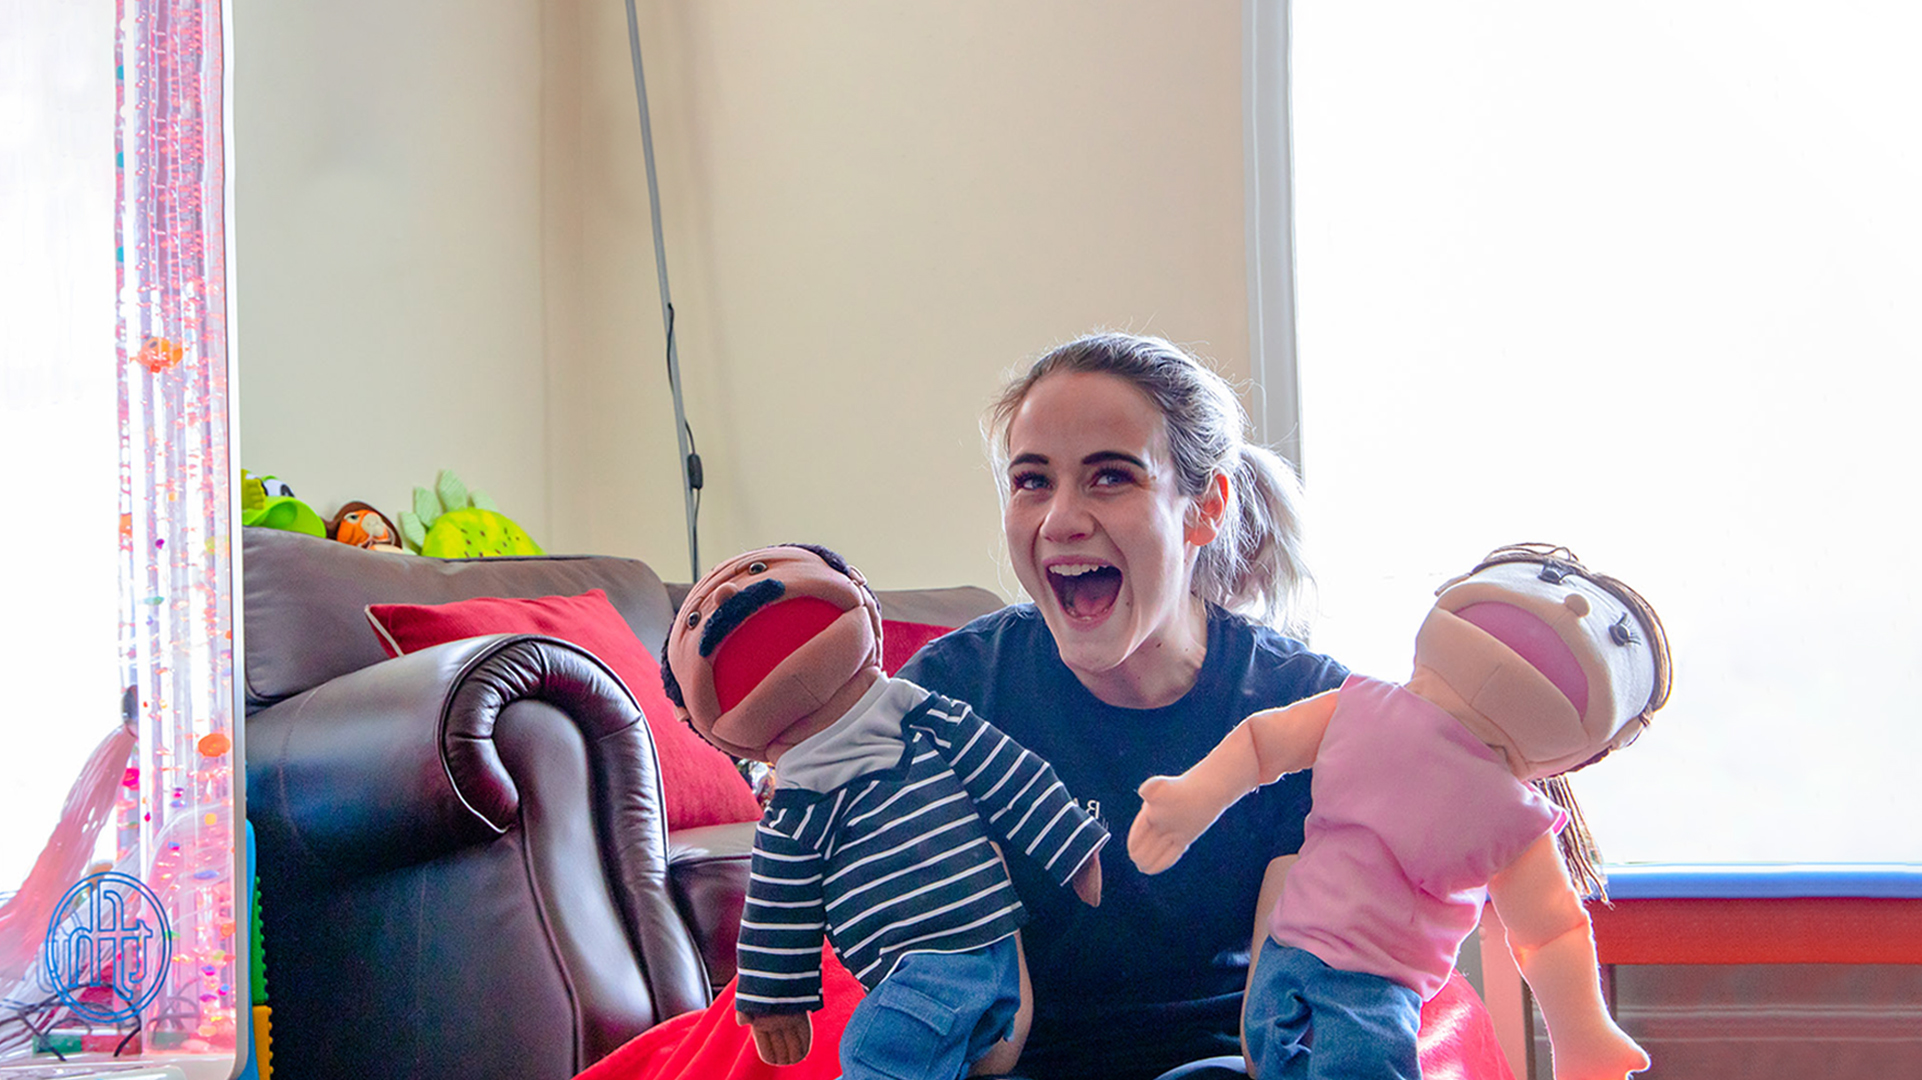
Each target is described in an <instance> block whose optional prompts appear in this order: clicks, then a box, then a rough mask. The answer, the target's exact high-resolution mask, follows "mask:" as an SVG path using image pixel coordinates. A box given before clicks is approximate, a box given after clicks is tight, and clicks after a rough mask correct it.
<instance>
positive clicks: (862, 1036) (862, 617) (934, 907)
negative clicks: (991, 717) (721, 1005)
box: [661, 545, 1108, 1080]
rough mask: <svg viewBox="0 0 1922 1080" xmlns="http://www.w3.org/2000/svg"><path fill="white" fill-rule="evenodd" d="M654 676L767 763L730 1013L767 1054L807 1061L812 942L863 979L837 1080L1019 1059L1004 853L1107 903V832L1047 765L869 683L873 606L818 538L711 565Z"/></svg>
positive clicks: (679, 703)
mask: <svg viewBox="0 0 1922 1080" xmlns="http://www.w3.org/2000/svg"><path fill="white" fill-rule="evenodd" d="M661 667H662V676H663V679H662V681H663V682H664V683H665V684H666V687H667V694H668V699H669V700H670V701H672V702H674V705H675V709H676V712H677V713H678V714H679V715H680V716H681V718H682V719H684V720H686V721H687V722H688V723H689V724H691V725H692V726H693V728H694V730H695V731H697V732H699V733H700V734H701V735H702V736H703V737H704V738H706V739H707V740H708V741H709V742H711V743H713V744H714V745H715V746H717V747H720V748H721V749H722V750H724V751H726V752H727V753H729V754H733V755H734V756H736V757H740V758H748V759H753V760H758V761H767V762H773V763H776V765H777V767H776V769H775V788H774V794H773V796H772V798H771V799H770V800H769V802H768V806H767V810H766V813H765V814H764V815H763V816H762V818H761V823H760V827H759V828H758V829H756V831H755V843H754V854H753V861H752V876H751V879H750V882H749V885H748V896H747V906H746V909H745V910H744V912H743V913H742V918H741V936H740V946H739V982H738V983H737V984H736V1005H737V1010H738V1011H737V1014H736V1017H735V1019H736V1021H737V1022H739V1023H742V1024H747V1025H749V1026H750V1027H751V1028H752V1029H753V1034H754V1042H755V1047H756V1049H757V1050H758V1051H759V1053H760V1056H761V1058H762V1060H763V1061H766V1062H768V1063H770V1064H774V1065H788V1064H793V1063H794V1062H797V1061H799V1060H801V1059H802V1058H803V1057H805V1056H806V1055H807V1052H808V1048H809V1044H810V1042H811V1041H812V1028H811V1025H810V1021H809V1019H808V1014H809V1013H810V1012H811V1011H813V1010H816V1009H819V1008H821V1006H822V998H821V992H820V986H821V970H820V965H821V947H822V940H823V936H824V935H825V937H826V939H827V940H828V941H829V942H831V943H832V944H833V946H834V949H835V951H836V953H837V954H838V955H839V957H840V959H841V961H842V963H843V964H845V965H846V966H847V968H848V970H849V971H851V972H853V974H854V976H855V977H856V978H857V979H859V980H860V981H861V983H862V984H863V985H864V986H865V987H867V990H868V994H867V996H866V997H864V998H863V999H862V1001H861V1003H860V1005H858V1006H856V1008H855V1011H854V1014H853V1016H852V1018H851V1019H850V1020H849V1023H848V1026H847V1028H846V1030H845V1031H844V1033H843V1035H842V1040H841V1047H840V1050H841V1062H840V1064H841V1068H842V1070H843V1076H845V1077H846V1078H848V1080H857V1078H858V1080H866V1078H879V1077H925V1078H927V1080H955V1078H957V1077H959V1076H961V1075H962V1073H963V1072H964V1071H970V1070H971V1071H972V1072H976V1073H979V1072H987V1071H991V1072H1002V1071H1005V1070H1006V1069H1007V1068H1009V1067H1010V1066H1012V1064H1013V1062H1014V1059H1015V1057H1017V1056H1018V1055H1019V1053H1020V1043H1021V1040H1022V1039H1023V1038H1025V1024H1020V1025H1017V1023H1016V1020H1017V1015H1018V1014H1020V1013H1021V1007H1022V1005H1023V1004H1024V1003H1023V1001H1022V996H1023V987H1024V983H1025V970H1024V969H1023V967H1022V961H1021V956H1020V951H1019V943H1018V939H1017V936H1016V932H1017V930H1018V928H1019V927H1020V926H1021V924H1022V923H1023V922H1024V921H1025V919H1026V913H1025V911H1024V909H1023V908H1022V906H1021V902H1020V900H1019V899H1018V898H1017V897H1016V896H1015V893H1014V887H1013V885H1012V884H1010V882H1009V880H1008V874H1007V868H1006V866H1005V865H1004V864H1003V862H1002V858H1001V852H1006V853H1007V854H1008V855H1010V856H1019V857H1022V858H1028V859H1033V860H1035V861H1036V862H1037V863H1038V864H1039V865H1041V866H1042V867H1044V868H1045V869H1046V870H1047V872H1048V873H1049V874H1050V875H1051V876H1052V877H1053V878H1054V879H1055V881H1056V882H1058V883H1060V884H1063V885H1070V884H1071V885H1072V886H1073V888H1074V890H1075V892H1076V894H1077V895H1079V896H1080V897H1081V899H1082V900H1083V901H1085V902H1086V903H1088V904H1091V905H1092V904H1097V903H1099V902H1100V898H1101V864H1100V860H1099V859H1097V858H1096V857H1095V856H1096V853H1097V852H1098V851H1099V850H1100V848H1101V846H1102V844H1104V843H1105V842H1106V841H1107V838H1108V833H1107V830H1106V829H1104V828H1102V826H1101V825H1100V824H1099V823H1097V822H1096V821H1095V820H1094V819H1093V818H1091V817H1089V816H1088V815H1087V814H1086V813H1085V812H1084V811H1083V810H1082V809H1081V808H1080V807H1079V806H1077V805H1075V803H1074V801H1073V800H1072V799H1070V798H1069V796H1068V792H1067V791H1066V790H1065V789H1064V788H1063V787H1062V785H1061V783H1060V782H1059V781H1058V780H1057V779H1056V778H1055V774H1054V769H1053V767H1051V766H1050V765H1049V764H1048V763H1047V762H1045V761H1043V760H1041V759H1040V758H1039V757H1036V756H1035V755H1034V754H1032V753H1029V752H1028V751H1027V750H1025V749H1023V748H1022V747H1021V746H1020V745H1019V744H1017V743H1015V742H1014V741H1013V740H1012V739H1009V738H1008V737H1007V736H1006V735H1004V734H1002V733H1001V732H1000V731H998V730H996V729H995V728H994V727H993V726H992V725H990V724H988V723H987V722H986V721H984V720H983V719H982V718H981V717H980V716H978V715H976V714H975V712H974V711H973V710H972V709H970V708H969V707H968V706H967V705H965V704H963V703H961V702H958V701H954V700H951V699H949V698H946V697H942V696H940V695H938V694H933V693H930V692H929V691H927V690H924V689H922V688H921V687H918V686H916V685H914V684H913V683H910V682H906V681H903V680H900V679H893V678H889V677H887V676H885V675H883V674H882V669H881V612H880V607H879V605H878V604H877V602H876V601H875V598H874V595H873V593H871V592H870V591H869V590H868V588H867V583H866V582H865V581H864V580H863V579H862V577H861V574H860V572H859V571H857V570H855V569H854V568H853V567H851V566H849V565H848V564H847V563H846V562H845V561H843V560H842V559H841V557H840V556H838V555H836V554H834V553H833V552H831V551H828V550H826V549H824V548H818V547H813V546H809V545H783V546H779V547H771V548H763V549H761V550H759V551H751V552H748V553H747V554H745V555H741V556H739V557H737V558H734V559H731V560H729V561H727V562H725V563H722V564H721V565H720V566H717V567H715V568H714V569H713V570H711V571H709V572H708V573H707V574H706V575H705V576H703V577H702V578H701V580H700V581H699V582H698V583H696V584H695V586H694V588H693V590H692V591H691V592H690V593H689V594H688V596H687V599H686V600H685V601H684V602H683V603H682V605H681V609H680V612H679V613H678V615H677V616H676V618H675V622H674V625H673V627H672V629H671V630H670V632H669V634H668V639H667V646H666V648H665V649H664V650H663V659H662V665H661ZM996 841H998V842H999V843H1000V845H1001V848H1000V851H997V849H996V846H995V842H996ZM1023 1015H1024V1014H1023Z"/></svg>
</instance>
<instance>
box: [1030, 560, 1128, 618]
mask: <svg viewBox="0 0 1922 1080" xmlns="http://www.w3.org/2000/svg"><path fill="white" fill-rule="evenodd" d="M1048 584H1049V585H1050V586H1052V587H1053V588H1054V598H1055V602H1056V603H1058V604H1060V605H1061V610H1062V611H1065V612H1067V613H1068V616H1069V617H1070V618H1075V619H1098V618H1100V617H1101V616H1103V615H1106V614H1107V613H1108V612H1109V610H1110V609H1112V608H1113V607H1114V601H1115V597H1116V596H1118V595H1120V593H1121V571H1120V570H1118V569H1116V568H1115V567H1112V566H1109V565H1107V564H1105V563H1091V562H1089V563H1057V564H1055V565H1053V566H1050V567H1048Z"/></svg>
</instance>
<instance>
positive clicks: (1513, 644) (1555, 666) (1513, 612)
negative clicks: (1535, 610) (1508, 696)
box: [1455, 600, 1588, 716]
mask: <svg viewBox="0 0 1922 1080" xmlns="http://www.w3.org/2000/svg"><path fill="white" fill-rule="evenodd" d="M1455 614H1456V616H1457V617H1459V618H1460V619H1462V620H1463V621H1464V622H1467V623H1469V624H1471V625H1473V626H1476V627H1479V628H1480V629H1481V630H1482V631H1483V632H1484V633H1486V634H1487V635H1488V636H1489V637H1492V638H1494V639H1495V640H1496V641H1499V642H1501V643H1502V644H1503V645H1506V646H1508V647H1509V648H1510V649H1513V650H1514V651H1515V654H1516V655H1517V656H1520V657H1521V658H1522V659H1523V660H1526V661H1527V662H1528V666H1529V667H1532V668H1534V669H1535V670H1536V671H1539V672H1541V673H1542V676H1543V677H1544V678H1546V679H1547V680H1548V681H1549V682H1551V683H1553V684H1554V685H1555V689H1557V690H1559V691H1561V693H1562V696H1563V697H1565V698H1567V699H1568V703H1569V704H1570V705H1573V706H1575V712H1576V714H1577V715H1579V716H1587V715H1588V675H1587V674H1585V673H1584V672H1583V671H1582V664H1581V661H1579V660H1577V659H1575V653H1574V652H1573V651H1572V650H1571V649H1569V647H1568V643H1567V642H1565V641H1563V640H1562V637H1561V635H1560V634H1557V633H1556V632H1555V628H1554V627H1552V626H1549V625H1548V624H1547V623H1545V622H1543V621H1542V620H1541V619H1540V618H1539V617H1537V616H1535V615H1533V614H1531V613H1529V612H1527V611H1524V610H1522V609H1521V608H1519V607H1516V606H1515V605H1513V604H1504V603H1501V602H1499V601H1494V600H1486V601H1483V602H1481V603H1479V604H1470V605H1468V606H1467V607H1465V608H1462V609H1461V610H1460V611H1457V612H1455Z"/></svg>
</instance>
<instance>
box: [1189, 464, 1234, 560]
mask: <svg viewBox="0 0 1922 1080" xmlns="http://www.w3.org/2000/svg"><path fill="white" fill-rule="evenodd" d="M1227 514H1228V474H1227V473H1222V472H1217V473H1215V475H1214V476H1213V477H1212V478H1211V479H1210V480H1209V481H1208V486H1207V487H1206V488H1204V489H1202V492H1201V494H1199V495H1197V496H1195V501H1194V502H1192V503H1190V504H1189V506H1188V514H1187V519H1186V521H1185V522H1184V524H1185V528H1184V530H1183V532H1182V539H1184V540H1186V541H1188V542H1189V543H1190V544H1193V545H1194V546H1196V547H1207V546H1208V545H1209V544H1211V543H1213V542H1214V539H1215V537H1217V536H1219V535H1221V522H1222V519H1223V518H1224V517H1226V516H1227Z"/></svg>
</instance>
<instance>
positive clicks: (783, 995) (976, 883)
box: [736, 680, 1108, 1014]
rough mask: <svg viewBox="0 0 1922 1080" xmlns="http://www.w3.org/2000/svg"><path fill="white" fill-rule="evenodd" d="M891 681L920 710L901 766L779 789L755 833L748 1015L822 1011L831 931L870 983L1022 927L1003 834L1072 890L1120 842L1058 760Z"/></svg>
mask: <svg viewBox="0 0 1922 1080" xmlns="http://www.w3.org/2000/svg"><path fill="white" fill-rule="evenodd" d="M892 686H893V688H894V689H895V691H897V692H891V693H889V694H888V695H887V696H886V697H884V698H883V699H882V701H883V703H884V705H887V704H892V705H893V707H894V708H896V709H899V708H900V707H901V703H902V702H903V701H906V702H916V701H918V704H913V705H912V707H909V708H906V710H905V714H904V715H902V716H901V719H900V742H901V751H900V755H899V757H898V759H897V760H896V761H895V762H894V763H893V764H892V765H890V766H889V767H886V768H882V769H876V770H871V771H866V772H862V773H861V774H860V775H857V776H855V777H853V778H852V779H851V780H848V781H847V782H845V783H842V784H839V785H837V786H836V787H834V788H833V789H832V790H829V791H812V790H808V789H806V788H800V787H788V786H784V787H781V788H779V789H777V790H776V792H775V794H774V798H773V799H772V800H771V801H770V802H769V804H768V808H767V813H766V814H765V815H764V816H763V817H762V819H761V824H760V826H759V828H758V829H757V830H756V832H755V845H754V856H753V863H752V876H751V877H750V879H749V883H748V895H747V906H746V909H745V910H744V911H743V913H742V920H741V937H740V951H739V972H740V982H739V984H738V985H737V987H736V1003H737V1007H738V1008H739V1009H740V1011H742V1012H744V1013H749V1014H755V1013H771V1012H793V1011H800V1010H808V1009H818V1008H820V1007H821V970H820V952H821V941H822V938H823V935H825V936H826V937H827V939H828V940H830V941H832V942H833V944H834V949H835V952H836V953H837V954H838V955H839V956H840V958H841V962H842V963H843V964H845V965H846V966H847V968H848V970H849V971H851V972H853V973H854V975H855V977H856V978H858V979H860V980H861V982H862V984H863V985H865V986H867V987H868V988H869V989H873V988H874V987H875V986H876V985H877V984H878V983H880V981H881V980H882V979H883V978H885V977H886V976H887V974H888V972H890V971H892V970H893V969H894V965H895V963H896V962H897V961H899V960H900V958H901V957H902V956H904V955H906V954H908V953H911V952H922V951H925V952H962V951H966V950H969V949H975V948H980V947H982V946H985V945H988V944H991V943H993V942H995V941H998V940H1000V939H1001V938H1004V937H1006V936H1008V935H1009V934H1012V933H1014V932H1015V931H1016V930H1017V929H1019V927H1020V926H1021V924H1022V922H1024V921H1025V919H1026V914H1025V912H1024V911H1023V909H1022V907H1021V901H1020V900H1019V899H1018V898H1017V897H1016V895H1015V892H1014V886H1013V885H1012V884H1010V883H1009V881H1008V876H1007V872H1006V870H1005V869H1004V867H1003V866H1002V864H1001V861H1000V860H999V859H998V858H996V856H995V853H994V849H993V847H992V846H990V843H989V841H990V839H991V838H992V839H994V840H998V841H999V842H1000V844H1001V847H1002V850H1003V851H1004V852H1005V853H1006V854H1007V856H1008V857H1009V858H1016V857H1022V858H1028V859H1032V860H1034V861H1035V862H1036V863H1037V864H1038V865H1039V866H1041V867H1042V868H1043V869H1044V870H1045V871H1046V872H1047V873H1048V875H1049V876H1050V877H1051V878H1053V879H1054V880H1055V881H1056V882H1057V883H1059V884H1064V885H1065V884H1066V883H1067V882H1068V881H1069V880H1070V879H1071V878H1072V877H1073V876H1074V872H1075V871H1076V870H1077V869H1079V868H1080V867H1081V865H1082V863H1083V862H1085V861H1086V860H1087V859H1088V858H1090V857H1091V856H1093V855H1094V853H1095V852H1096V851H1097V850H1098V849H1099V848H1100V847H1101V845H1102V844H1103V842H1105V841H1106V840H1107V837H1108V833H1107V830H1106V829H1104V828H1102V826H1101V825H1100V824H1099V823H1097V822H1096V821H1095V820H1094V819H1093V818H1091V817H1089V816H1088V814H1087V813H1086V812H1085V811H1083V810H1082V809H1081V808H1080V807H1079V806H1077V805H1075V803H1074V801H1073V800H1072V799H1071V798H1070V797H1069V795H1068V792H1067V790H1066V789H1065V788H1064V787H1062V785H1061V782H1060V781H1059V780H1057V779H1056V778H1055V773H1054V769H1053V768H1052V767H1051V766H1049V764H1048V763H1047V762H1046V761H1043V760H1042V759H1041V758H1039V757H1037V756H1035V755H1034V754H1032V753H1030V752H1029V751H1028V750H1026V749H1024V748H1023V747H1022V746H1021V745H1020V744H1019V743H1017V742H1015V741H1014V740H1013V739H1011V738H1009V737H1008V736H1007V735H1005V734H1003V733H1002V732H1000V731H999V730H997V729H996V728H995V727H994V726H993V725H992V724H989V723H987V722H986V721H985V720H983V719H981V717H980V716H978V715H977V714H976V713H975V712H974V711H973V710H972V709H970V708H969V707H968V706H967V705H966V704H964V703H962V702H958V701H954V700H952V699H950V698H945V697H941V696H940V695H934V694H929V693H928V692H927V691H925V690H922V689H921V688H919V687H915V686H913V685H912V684H910V683H902V682H900V681H899V680H894V681H893V683H892ZM901 687H906V688H908V690H909V691H911V693H902V692H898V691H899V688H901ZM838 726H839V725H837V727H838Z"/></svg>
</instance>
